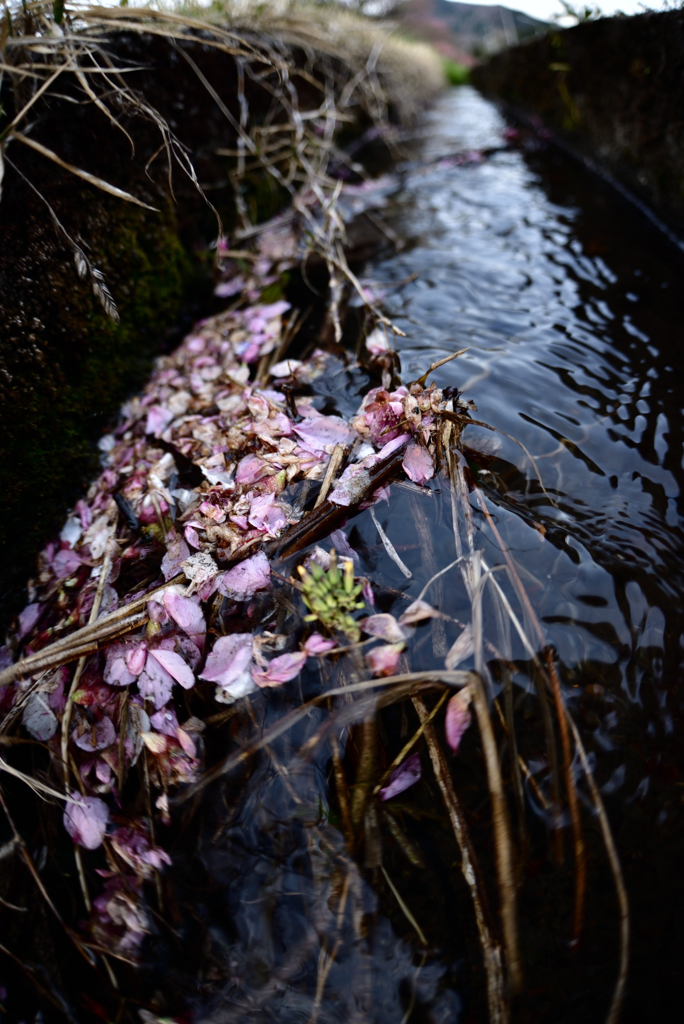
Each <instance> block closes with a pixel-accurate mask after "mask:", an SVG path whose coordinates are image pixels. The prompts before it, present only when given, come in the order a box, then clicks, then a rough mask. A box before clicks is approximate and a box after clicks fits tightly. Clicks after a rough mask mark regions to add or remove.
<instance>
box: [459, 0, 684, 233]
mask: <svg viewBox="0 0 684 1024" xmlns="http://www.w3.org/2000/svg"><path fill="white" fill-rule="evenodd" d="M472 80H473V82H474V84H475V85H476V86H477V87H478V88H479V89H480V90H481V91H482V92H484V93H485V94H487V95H490V96H493V97H495V98H497V99H499V100H501V101H503V102H504V103H505V104H506V105H508V106H509V108H511V109H512V110H513V111H514V112H515V111H518V112H520V113H523V114H526V115H528V116H529V115H536V116H538V117H540V118H541V120H542V122H543V124H544V126H545V127H546V128H549V129H551V130H552V131H553V132H554V133H557V134H558V136H559V137H560V138H561V139H562V140H564V141H565V142H566V143H569V144H570V145H571V146H572V147H573V148H574V149H575V150H576V151H577V152H579V153H580V154H582V155H585V156H589V157H591V158H592V159H594V160H595V161H596V162H597V163H599V164H600V165H602V166H603V167H605V168H606V169H607V170H608V171H610V173H611V174H612V175H614V177H615V178H617V179H618V181H620V182H621V183H622V184H623V185H625V186H626V187H627V188H629V189H630V190H631V191H633V192H634V193H635V194H636V195H637V196H638V197H639V198H641V199H642V200H644V201H645V202H647V203H648V204H649V205H650V206H651V207H652V208H653V209H654V210H655V211H656V212H657V213H658V214H659V216H660V217H661V218H662V219H663V220H665V221H667V222H668V223H669V224H670V225H672V226H673V227H674V228H675V229H676V230H677V231H678V232H679V233H682V232H684V11H681V10H679V11H669V12H666V13H663V14H642V15H639V16H637V17H632V18H603V19H600V20H598V21H593V22H585V23H583V24H581V25H578V26H577V27H575V28H571V29H567V30H565V31H552V32H550V33H549V34H548V35H546V36H544V37H543V38H542V39H538V40H534V41H533V42H530V43H528V44H526V45H523V46H517V47H514V48H512V49H510V50H507V51H505V52H503V53H500V54H497V55H496V56H495V57H493V58H492V59H491V60H489V61H488V62H487V63H486V64H484V65H481V66H480V67H478V68H476V69H474V71H473V74H472Z"/></svg>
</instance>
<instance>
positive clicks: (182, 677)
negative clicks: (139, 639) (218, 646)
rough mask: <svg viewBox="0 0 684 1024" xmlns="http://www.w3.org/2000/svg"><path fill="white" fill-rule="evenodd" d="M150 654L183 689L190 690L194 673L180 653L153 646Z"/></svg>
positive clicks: (193, 682)
mask: <svg viewBox="0 0 684 1024" xmlns="http://www.w3.org/2000/svg"><path fill="white" fill-rule="evenodd" d="M150 654H151V655H152V657H153V658H155V659H156V660H157V661H158V662H159V664H160V665H161V666H162V667H163V668H165V669H166V671H167V672H168V673H169V675H170V676H173V678H174V679H175V680H176V682H177V683H180V685H181V686H182V687H183V688H184V689H185V690H190V689H191V688H192V687H193V686H194V685H195V673H194V672H193V671H192V669H191V668H190V666H189V665H188V663H187V662H186V661H183V659H182V658H181V656H180V654H176V652H175V651H165V650H162V649H161V648H159V647H155V648H153V649H152V650H151V651H150ZM148 660H149V659H148Z"/></svg>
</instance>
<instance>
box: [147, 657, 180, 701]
mask: <svg viewBox="0 0 684 1024" xmlns="http://www.w3.org/2000/svg"><path fill="white" fill-rule="evenodd" d="M138 690H139V691H140V695H141V696H142V697H147V698H148V699H149V700H151V701H153V702H154V706H155V708H162V707H163V706H164V705H165V704H168V702H169V701H170V700H171V694H172V692H173V676H171V675H170V674H169V673H168V672H167V671H166V669H165V668H164V666H163V665H162V664H161V662H160V661H158V660H157V659H156V658H149V657H148V659H147V662H146V664H145V671H144V672H143V673H142V674H141V675H140V676H139V677H138Z"/></svg>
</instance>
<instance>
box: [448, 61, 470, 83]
mask: <svg viewBox="0 0 684 1024" xmlns="http://www.w3.org/2000/svg"><path fill="white" fill-rule="evenodd" d="M442 67H443V68H444V77H445V78H446V80H447V82H448V83H449V85H467V84H468V82H469V81H470V69H469V68H467V67H466V66H465V65H464V64H459V63H458V61H455V60H449V58H448V57H444V58H443V59H442Z"/></svg>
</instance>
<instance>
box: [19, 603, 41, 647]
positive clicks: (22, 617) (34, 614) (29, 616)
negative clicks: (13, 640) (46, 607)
mask: <svg viewBox="0 0 684 1024" xmlns="http://www.w3.org/2000/svg"><path fill="white" fill-rule="evenodd" d="M42 609H43V606H42V604H39V603H38V602H37V601H36V602H35V603H34V604H27V605H26V607H25V608H24V610H23V612H19V632H18V633H17V638H18V639H19V640H23V639H24V637H25V636H26V635H27V634H28V633H30V632H31V630H32V629H33V627H34V626H35V624H36V622H37V621H38V617H39V615H40V613H41V611H42Z"/></svg>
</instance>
